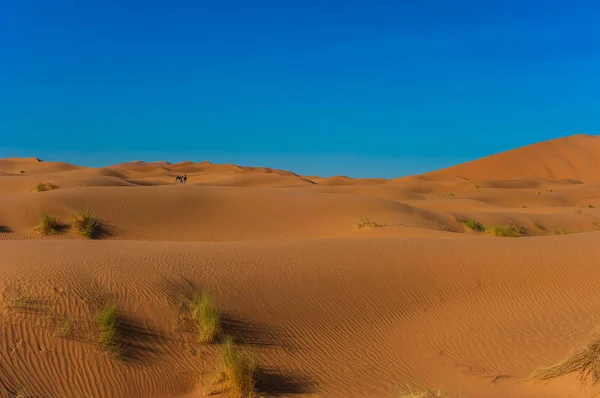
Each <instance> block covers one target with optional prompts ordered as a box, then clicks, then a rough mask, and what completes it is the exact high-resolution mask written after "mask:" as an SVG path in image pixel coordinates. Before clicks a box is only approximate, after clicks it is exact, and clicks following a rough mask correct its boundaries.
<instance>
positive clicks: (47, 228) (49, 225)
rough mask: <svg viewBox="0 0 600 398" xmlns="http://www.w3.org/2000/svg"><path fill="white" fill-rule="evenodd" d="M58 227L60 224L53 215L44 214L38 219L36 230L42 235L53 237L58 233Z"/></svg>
mask: <svg viewBox="0 0 600 398" xmlns="http://www.w3.org/2000/svg"><path fill="white" fill-rule="evenodd" d="M59 227H60V223H59V222H58V219H57V218H56V217H54V216H53V215H51V214H47V213H44V214H42V216H41V217H40V222H39V226H38V229H39V231H40V233H41V234H42V235H53V234H55V233H57V232H58V228H59Z"/></svg>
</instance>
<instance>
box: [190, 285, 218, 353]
mask: <svg viewBox="0 0 600 398" xmlns="http://www.w3.org/2000/svg"><path fill="white" fill-rule="evenodd" d="M188 313H189V316H190V319H191V320H192V321H193V323H194V325H195V326H196V328H197V331H198V340H199V341H200V343H212V342H214V341H215V340H216V339H217V338H218V337H219V334H220V333H221V316H220V314H219V310H218V309H217V307H216V306H215V305H214V303H213V301H212V299H211V297H210V296H209V295H208V294H207V293H202V294H199V295H196V296H194V298H193V299H192V301H191V302H190V304H189V308H188Z"/></svg>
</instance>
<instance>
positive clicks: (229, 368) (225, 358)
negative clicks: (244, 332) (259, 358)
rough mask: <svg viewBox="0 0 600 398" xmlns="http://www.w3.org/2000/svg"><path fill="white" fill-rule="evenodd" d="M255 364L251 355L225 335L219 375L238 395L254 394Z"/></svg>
mask: <svg viewBox="0 0 600 398" xmlns="http://www.w3.org/2000/svg"><path fill="white" fill-rule="evenodd" d="M256 371H257V364H256V361H255V360H254V358H253V357H252V355H251V354H250V353H249V352H248V351H247V350H244V349H241V348H239V347H238V346H236V345H235V344H234V342H233V338H232V337H230V336H227V338H226V339H225V342H224V343H223V344H222V346H221V377H222V378H223V379H224V381H225V382H226V383H227V384H228V385H229V387H230V389H231V392H232V393H233V394H235V395H236V396H238V397H252V396H254V395H255V391H254V386H255V383H256Z"/></svg>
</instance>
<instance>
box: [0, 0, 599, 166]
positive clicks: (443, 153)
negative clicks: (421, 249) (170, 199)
mask: <svg viewBox="0 0 600 398" xmlns="http://www.w3.org/2000/svg"><path fill="white" fill-rule="evenodd" d="M394 3H395V4H394ZM0 4H1V6H2V11H1V12H0V157H6V156H38V157H41V158H43V159H47V160H61V161H68V162H73V163H77V164H82V165H90V166H101V165H107V164H111V163H115V162H119V161H126V160H133V159H144V160H158V159H164V160H169V161H181V160H187V159H190V160H195V161H201V160H205V159H207V160H211V161H213V162H219V163H222V162H231V163H238V164H245V165H265V166H271V167H278V168H284V169H290V170H293V171H295V172H298V173H302V174H318V175H337V174H344V175H349V176H355V177H364V176H373V177H396V176H402V175H406V174H414V173H420V172H426V171H429V170H433V169H436V168H440V167H444V166H448V165H451V164H455V163H458V162H462V161H466V160H471V159H474V158H478V157H482V156H485V155H489V154H492V153H496V152H500V151H503V150H507V149H511V148H514V147H517V146H521V145H525V144H529V143H533V142H537V141H542V140H546V139H552V138H556V137H560V136H565V135H570V134H577V133H586V134H598V133H600V117H599V116H598V115H599V113H598V110H599V109H600V73H599V71H600V29H598V26H600V3H598V2H595V1H577V2H576V3H569V2H564V1H541V0H530V1H522V0H521V1H515V0H506V1H502V2H501V1H493V2H492V1H474V0H468V1H456V2H450V1H446V0H429V1H414V0H411V1H400V0H399V1H396V2H390V1H379V0H372V1H364V0H363V1H356V0H331V1H316V0H303V1H296V0H287V1H275V0H270V1H265V0H255V1H251V2H250V1H242V0H220V1H211V2H208V1H202V0H196V1H192V0H188V1H181V0H179V1H177V0H172V1H158V0H154V1H138V0H119V1H116V0H102V1H96V0H90V1H76V0H44V1H42V0H0Z"/></svg>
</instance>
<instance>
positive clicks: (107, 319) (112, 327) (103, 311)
mask: <svg viewBox="0 0 600 398" xmlns="http://www.w3.org/2000/svg"><path fill="white" fill-rule="evenodd" d="M95 321H96V327H97V328H98V331H99V336H98V345H100V347H101V348H102V349H103V350H105V351H108V352H110V353H112V354H113V355H115V356H116V357H117V358H120V357H121V344H120V342H121V336H120V330H119V315H118V313H117V307H116V306H114V305H104V306H103V307H102V308H100V310H99V311H98V312H97V313H96V317H95Z"/></svg>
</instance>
